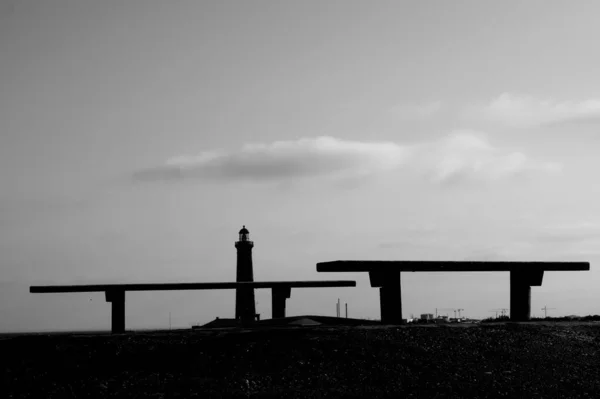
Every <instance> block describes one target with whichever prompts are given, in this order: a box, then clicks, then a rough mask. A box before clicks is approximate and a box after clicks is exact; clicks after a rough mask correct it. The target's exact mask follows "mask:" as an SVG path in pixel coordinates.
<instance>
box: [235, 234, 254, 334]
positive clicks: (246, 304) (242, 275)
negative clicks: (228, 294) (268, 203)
mask: <svg viewBox="0 0 600 399" xmlns="http://www.w3.org/2000/svg"><path fill="white" fill-rule="evenodd" d="M235 247H236V248H237V276H236V281H237V282H243V281H254V273H253V272H252V247H254V243H253V242H252V241H250V232H249V231H248V230H247V229H246V226H243V227H242V229H241V230H240V232H239V241H237V242H236V243H235ZM255 315H256V307H255V304H254V288H237V289H236V291H235V318H236V320H241V321H242V322H252V321H253V320H254V317H255Z"/></svg>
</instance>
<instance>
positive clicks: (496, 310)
mask: <svg viewBox="0 0 600 399" xmlns="http://www.w3.org/2000/svg"><path fill="white" fill-rule="evenodd" d="M507 311H508V309H506V308H501V309H492V310H490V312H496V318H498V312H500V315H502V317H504V316H506V312H507Z"/></svg>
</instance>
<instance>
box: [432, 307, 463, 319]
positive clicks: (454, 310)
mask: <svg viewBox="0 0 600 399" xmlns="http://www.w3.org/2000/svg"><path fill="white" fill-rule="evenodd" d="M437 310H438V309H436V313H437ZM439 310H451V311H453V312H454V318H455V319H456V312H457V311H459V312H460V311H461V310H464V309H454V308H447V309H439ZM459 315H460V313H459Z"/></svg>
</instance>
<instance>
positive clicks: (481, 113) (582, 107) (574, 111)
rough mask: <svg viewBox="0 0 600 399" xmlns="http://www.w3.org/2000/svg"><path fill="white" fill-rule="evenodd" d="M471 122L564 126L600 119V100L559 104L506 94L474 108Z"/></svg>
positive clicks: (469, 111)
mask: <svg viewBox="0 0 600 399" xmlns="http://www.w3.org/2000/svg"><path fill="white" fill-rule="evenodd" d="M465 117H466V118H467V119H483V120H485V121H489V122H495V123H501V124H504V125H506V126H509V127H516V128H530V127H538V126H543V125H549V124H554V123H561V122H571V121H578V120H584V119H590V118H600V99H589V100H585V101H579V102H577V101H562V102H560V101H556V100H553V99H538V98H535V97H532V96H526V95H520V94H511V93H502V94H501V95H500V96H499V97H498V98H496V99H494V100H492V101H491V102H490V103H489V104H487V105H485V106H472V107H469V108H468V109H467V110H466V112H465Z"/></svg>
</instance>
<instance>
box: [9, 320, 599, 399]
mask: <svg viewBox="0 0 600 399" xmlns="http://www.w3.org/2000/svg"><path fill="white" fill-rule="evenodd" d="M599 350H600V323H597V322H588V323H561V322H557V323H543V324H542V323H521V324H513V323H507V324H480V325H474V326H470V327H466V328H465V326H401V327H385V326H381V327H380V326H368V327H342V326H337V327H323V326H318V327H295V328H276V327H273V328H264V329H259V330H240V329H237V330H194V331H189V330H187V331H174V332H154V333H138V334H124V335H118V336H110V335H71V336H68V335H56V336H54V335H39V336H20V337H6V338H4V339H1V340H0V354H1V355H0V362H1V364H0V370H1V372H2V374H1V375H0V390H1V391H0V397H7V398H10V397H13V398H17V397H18V398H27V397H51V398H88V397H98V398H100V397H102V398H104V397H132V398H133V397H138V398H146V397H155V398H162V397H164V398H176V397H182V398H188V397H198V398H199V397H202V398H207V397H239V398H247V397H292V398H318V397H369V398H377V397H415V398H416V397H422V398H434V397H445V398H451V397H456V398H465V397H481V398H485V397H523V398H567V397H569V398H572V397H596V395H597V393H598V392H600V371H599V370H600V353H599Z"/></svg>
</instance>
